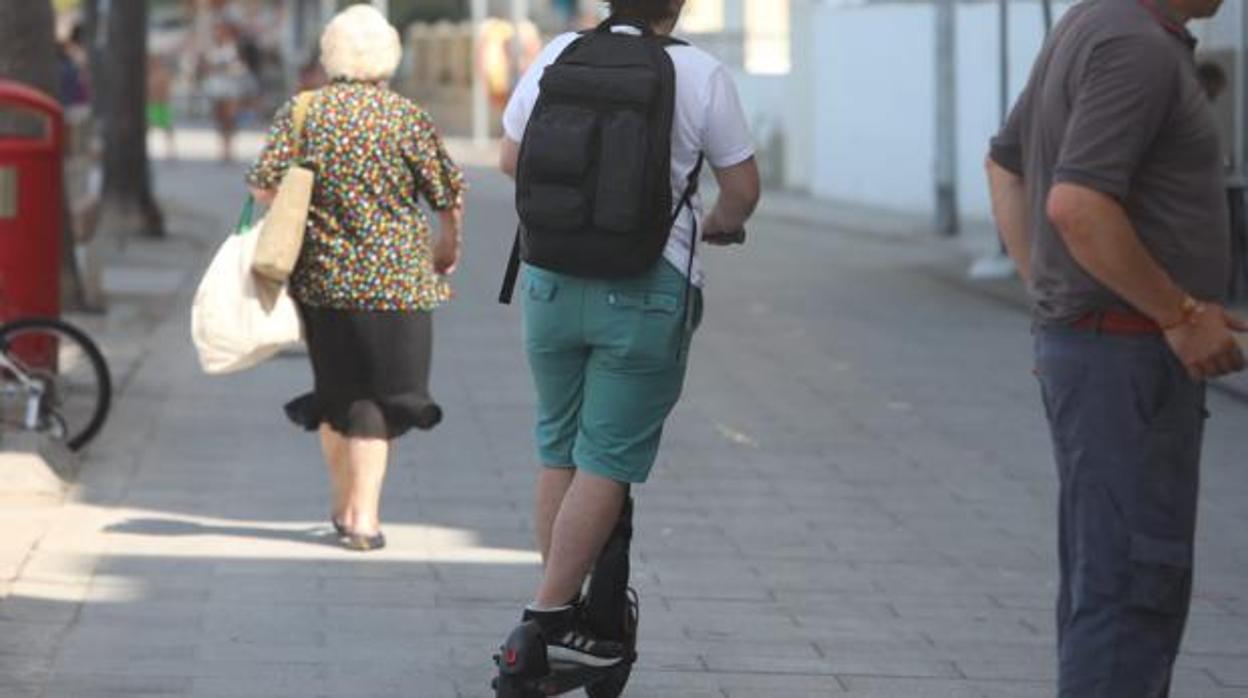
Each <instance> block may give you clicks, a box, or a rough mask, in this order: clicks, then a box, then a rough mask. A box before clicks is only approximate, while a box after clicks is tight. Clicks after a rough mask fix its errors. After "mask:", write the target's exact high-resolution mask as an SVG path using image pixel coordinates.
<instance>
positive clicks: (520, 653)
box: [494, 497, 638, 698]
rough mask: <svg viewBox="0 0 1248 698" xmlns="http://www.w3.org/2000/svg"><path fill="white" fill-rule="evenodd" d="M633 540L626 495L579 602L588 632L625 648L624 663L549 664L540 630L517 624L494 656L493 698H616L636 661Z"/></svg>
mask: <svg viewBox="0 0 1248 698" xmlns="http://www.w3.org/2000/svg"><path fill="white" fill-rule="evenodd" d="M632 538H633V500H632V497H629V498H628V499H626V500H625V502H624V510H623V511H622V512H621V513H620V520H619V522H618V523H616V525H615V530H614V531H612V532H611V537H610V538H609V539H608V540H607V544H606V545H605V546H603V549H602V553H601V554H599V556H598V560H597V562H595V563H594V570H593V572H592V574H591V575H590V579H589V585H588V590H587V591H586V593H585V596H584V598H583V599H582V600H581V601H580V603H579V606H580V609H581V612H582V613H583V619H584V621H583V622H585V623H586V624H587V625H588V630H589V631H590V632H591V633H593V634H594V635H595V636H596V637H599V638H602V639H604V640H610V641H613V642H620V643H622V644H623V645H624V646H625V648H626V654H625V657H624V661H623V662H621V663H620V664H617V665H615V666H612V667H607V668H605V669H594V668H584V667H582V668H577V669H570V668H566V667H560V666H558V665H552V664H551V663H550V661H548V658H547V656H546V639H545V638H544V637H543V636H542V631H541V628H539V627H538V625H537V623H536V622H534V621H528V622H526V623H521V624H520V626H519V627H517V628H516V629H515V630H513V631H512V633H511V635H510V636H509V637H508V638H507V642H505V643H504V644H503V646H502V649H501V651H500V653H499V654H498V655H496V656H495V657H494V661H495V664H496V665H497V666H498V676H497V677H496V678H495V679H494V695H495V696H496V698H545V696H558V695H562V694H564V693H569V692H571V691H575V690H576V689H578V688H584V689H585V693H586V694H587V695H588V696H589V698H618V696H619V695H620V694H621V693H623V692H624V687H625V686H626V685H627V684H628V679H629V676H630V675H631V674H632V671H633V664H634V663H635V662H636V661H637V620H638V612H637V594H636V592H635V591H633V590H632V589H631V588H629V586H628V577H629V548H630V545H631V542H632Z"/></svg>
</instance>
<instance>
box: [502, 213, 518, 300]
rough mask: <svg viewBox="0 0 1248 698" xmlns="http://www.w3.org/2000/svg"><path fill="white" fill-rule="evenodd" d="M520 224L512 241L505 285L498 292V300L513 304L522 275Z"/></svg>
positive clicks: (504, 279) (504, 276) (504, 278)
mask: <svg viewBox="0 0 1248 698" xmlns="http://www.w3.org/2000/svg"><path fill="white" fill-rule="evenodd" d="M520 234H521V228H520V226H516V240H515V242H513V243H511V258H510V259H508V260H507V271H506V272H505V273H504V274H503V287H502V289H500V290H499V292H498V302H499V303H502V304H503V305H511V297H512V295H513V294H514V293H515V290H516V279H517V278H518V277H519V276H520Z"/></svg>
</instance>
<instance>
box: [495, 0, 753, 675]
mask: <svg viewBox="0 0 1248 698" xmlns="http://www.w3.org/2000/svg"><path fill="white" fill-rule="evenodd" d="M610 6H611V11H612V16H611V18H610V19H608V20H607V21H606V22H604V23H603V24H602V25H601V26H599V28H598V29H597V30H595V32H593V33H591V34H585V35H582V34H576V33H568V34H564V35H562V36H560V37H558V38H556V39H555V40H554V41H552V42H551V43H550V44H549V45H548V46H547V47H546V49H545V50H544V51H543V52H542V53H541V55H540V56H539V57H538V59H537V61H536V62H535V63H534V65H533V67H532V68H531V69H530V70H529V71H528V72H527V73H526V74H525V75H524V77H523V78H522V79H521V81H520V84H519V85H518V86H517V88H516V91H515V94H513V95H512V97H511V101H510V103H509V104H508V106H507V109H506V112H505V115H504V118H503V124H504V130H505V133H506V135H505V137H504V139H503V148H502V152H503V154H502V169H503V171H504V172H506V173H508V174H509V175H512V176H516V175H517V173H518V174H519V179H518V182H517V188H518V195H517V200H518V201H519V202H520V204H519V208H520V212H521V216H522V219H524V220H525V221H526V233H525V236H524V243H525V244H524V245H522V248H523V249H525V250H526V255H525V261H526V262H527V263H526V264H525V266H524V268H523V272H522V277H521V278H522V282H521V287H522V288H523V289H525V291H524V293H523V294H522V301H523V314H524V329H525V350H526V353H527V354H528V359H529V364H530V367H531V369H532V373H533V378H534V381H535V383H536V386H537V403H538V408H537V412H538V416H537V428H536V436H537V442H538V443H537V451H538V457H539V459H540V461H541V463H542V465H543V466H544V468H543V470H542V472H541V474H540V475H539V478H538V486H537V497H536V500H537V503H536V512H535V529H536V531H537V537H538V546H539V548H540V551H541V554H542V560H543V561H544V563H545V568H544V574H543V578H542V581H541V584H540V586H539V587H538V589H537V590H536V594H535V596H534V597H533V602H532V604H531V605H530V606H529V607H528V609H527V610H526V612H525V617H526V618H527V619H532V620H534V621H536V622H537V623H538V624H539V625H541V626H542V628H543V631H544V635H545V638H546V641H547V643H548V644H549V645H550V646H549V648H548V652H549V653H550V656H551V658H552V661H557V662H560V663H563V662H566V663H570V664H571V665H574V666H581V667H597V668H601V667H604V666H612V665H614V664H618V663H619V662H621V661H625V660H626V658H627V657H626V655H628V654H629V652H628V650H627V649H626V648H624V647H621V645H620V644H619V643H618V642H612V641H604V638H603V637H599V636H597V635H596V634H595V631H594V630H593V629H591V628H590V627H588V626H587V625H586V623H585V622H584V616H583V614H582V613H581V609H579V608H578V599H579V598H580V593H581V589H582V585H583V583H584V581H585V578H586V575H587V574H588V572H589V570H590V567H591V566H592V565H593V564H594V561H595V559H596V558H597V556H598V555H599V553H600V551H601V550H602V549H603V546H604V544H605V543H606V542H607V540H608V537H609V536H610V535H611V533H612V530H613V529H614V528H615V527H616V525H617V522H618V521H619V520H620V518H621V512H622V511H626V508H625V502H626V500H627V498H628V493H629V491H630V486H631V485H633V484H641V483H644V482H645V481H646V480H647V479H648V478H649V475H650V470H651V468H652V466H653V465H654V461H655V458H656V456H657V453H658V449H659V442H660V437H661V434H662V431H663V425H664V422H665V421H666V419H667V417H668V415H669V414H670V412H671V410H672V409H673V408H674V407H675V406H676V403H677V401H678V400H679V398H680V395H681V392H682V390H683V386H684V379H685V370H686V366H687V360H688V356H689V346H690V343H691V342H692V339H693V332H694V330H695V328H696V326H697V324H698V322H699V320H700V317H701V307H702V291H701V288H702V286H703V281H704V278H703V273H702V268H701V265H700V263H699V261H698V258H697V257H696V256H695V254H694V252H695V249H696V240H695V237H696V236H697V231H698V230H701V231H702V238H701V239H702V240H704V241H706V242H710V243H713V244H726V243H727V242H729V241H730V240H732V239H734V237H735V235H734V233H735V231H738V230H740V229H741V227H742V226H743V225H744V223H745V221H746V219H748V218H749V216H750V215H751V214H752V212H753V211H754V208H755V206H756V205H757V202H758V198H759V175H758V167H757V164H756V162H755V159H754V146H753V143H752V139H751V135H750V129H749V127H748V123H747V121H746V117H745V114H744V112H743V109H742V106H741V103H740V100H739V98H738V96H737V91H736V88H735V86H734V85H733V82H732V79H731V77H730V75H729V72H728V70H727V69H726V68H725V67H724V66H722V65H721V64H720V63H719V62H718V61H717V60H715V59H714V58H712V57H711V56H710V55H709V54H707V53H705V52H703V51H701V50H699V49H697V48H694V47H692V46H689V45H688V44H686V43H684V42H675V41H671V40H669V39H667V38H666V37H670V35H671V33H672V31H673V30H674V28H675V26H676V23H677V20H678V18H679V16H680V12H681V10H682V9H683V7H684V1H683V0H612V2H611V3H610ZM643 34H651V35H652V38H649V39H643V38H642V35H643ZM615 35H623V36H630V37H635V40H636V41H637V42H641V41H643V40H645V41H653V42H654V43H653V44H651V45H654V46H663V47H666V56H665V57H663V56H662V54H661V53H660V56H661V57H660V58H659V59H656V60H657V61H659V63H658V64H657V65H658V66H659V67H657V69H656V72H657V73H658V74H663V73H665V72H666V71H665V68H664V67H662V66H663V65H664V63H666V62H667V58H670V64H671V65H672V66H673V68H674V84H671V83H666V85H667V86H661V85H664V83H663V82H662V80H661V79H660V80H659V81H657V82H655V81H652V82H649V83H648V84H650V85H651V87H652V88H653V89H652V90H647V89H645V88H644V87H642V85H644V84H647V83H646V80H648V79H652V78H653V76H654V75H655V73H650V72H646V73H644V74H641V73H636V72H633V71H623V70H621V69H619V68H617V67H586V66H582V65H580V64H578V65H577V66H567V65H564V64H563V63H562V61H561V60H560V61H559V63H558V64H556V60H557V59H559V58H560V56H561V55H566V54H564V52H565V50H568V51H569V52H571V51H574V50H576V47H575V46H573V42H577V41H578V40H579V39H580V38H581V37H592V38H593V39H594V40H595V42H594V43H592V44H584V45H586V46H591V45H592V46H594V48H593V49H590V48H587V49H585V51H584V53H583V54H578V56H580V57H583V58H584V59H585V60H586V61H590V62H592V59H593V58H594V57H595V56H602V55H604V53H605V52H608V51H610V50H611V48H612V47H611V46H610V45H609V44H610V43H611V41H615V40H614V39H608V40H605V41H604V40H603V37H610V36H615ZM587 41H588V40H587ZM579 45H581V44H578V46H579ZM570 46H573V48H571V49H570V48H569V47H570ZM631 46H632V45H630V47H631ZM637 46H640V47H641V48H648V47H645V46H644V45H641V44H637ZM616 48H617V50H624V48H625V47H624V46H623V45H620V44H617V45H616ZM631 50H634V51H636V50H638V49H635V48H633V49H631ZM569 60H571V59H569ZM552 64H553V65H552ZM556 68H558V69H561V70H562V71H563V72H560V73H559V75H560V76H561V77H562V79H563V80H564V81H563V82H558V90H555V84H556V83H555V82H552V81H553V80H555V78H554V77H552V76H554V75H555V72H552V71H555V70H556ZM622 74H623V77H622ZM543 75H545V77H543ZM548 89H550V90H552V91H553V93H554V96H552V97H551V99H554V100H556V101H554V102H551V103H550V105H551V106H549V107H544V106H539V105H543V104H545V101H544V100H546V99H547V94H546V93H547V90H548ZM596 90H597V91H599V92H600V93H601V94H606V93H608V92H609V93H610V94H611V95H612V96H613V99H612V100H602V101H595V100H594V98H593V95H594V93H595V91H596ZM672 90H674V96H673V93H672ZM569 94H572V95H575V96H572V97H570V96H569ZM650 95H666V97H662V96H656V97H653V99H656V100H658V99H671V100H673V111H672V112H667V111H666V107H664V106H662V105H663V103H659V104H658V105H657V106H651V107H646V106H644V103H647V102H646V101H647V100H649V99H651V97H650ZM581 96H585V100H586V101H585V102H584V103H588V104H594V105H597V108H598V109H602V110H605V111H604V112H602V113H597V112H594V111H589V110H586V109H585V107H584V106H583V103H582V102H579V101H576V100H578V99H581ZM567 100H572V102H568V101H567ZM630 100H632V101H630ZM635 100H641V102H637V101H635ZM621 105H624V106H621ZM639 105H640V106H639ZM543 109H544V111H539V112H538V113H536V114H535V110H543ZM651 110H653V111H651ZM651 113H653V114H665V113H670V114H672V116H671V120H670V121H668V122H666V123H664V119H663V118H662V117H660V118H658V119H657V120H655V121H654V122H653V123H646V121H647V119H649V118H650V117H647V116H639V114H651ZM531 118H532V120H531ZM539 122H540V127H539V125H538V124H539ZM652 127H653V128H660V129H661V128H664V127H666V129H669V130H670V133H664V132H663V131H662V130H660V131H658V132H648V131H646V130H645V129H648V128H652ZM539 128H540V130H534V129H539ZM530 133H532V134H536V135H534V137H533V138H532V139H527V136H528V135H530ZM647 133H649V136H648V137H647ZM669 139H670V149H668V148H667V147H666V144H667V143H668V141H669ZM521 142H524V143H525V149H526V150H525V156H524V157H525V160H524V162H523V163H522V162H520V158H521V155H520V144H521ZM655 144H659V146H660V147H659V148H658V149H655V148H654V145H655ZM703 157H705V160H706V161H707V162H709V163H710V165H711V166H712V168H713V170H714V174H715V178H716V180H717V181H718V182H719V185H720V194H719V199H718V201H717V202H716V203H715V206H714V207H713V208H712V209H711V211H710V212H709V214H707V215H706V216H705V217H703V216H702V212H701V200H700V198H699V197H698V196H697V193H696V183H697V181H698V175H699V173H700V171H701V168H702V164H703ZM643 163H644V164H643ZM518 168H519V172H517V170H518ZM569 182H573V183H575V185H574V186H569V185H568V183H569ZM643 182H652V183H653V184H654V188H650V187H647V186H646V185H645V184H643ZM586 191H590V192H594V191H596V192H597V195H596V198H595V199H586V195H585V192H586ZM642 220H644V221H647V223H644V224H643V223H641V222H640V221H642ZM530 223H533V224H534V225H529V224H530ZM699 223H700V224H699ZM601 226H606V228H603V227H601ZM634 226H636V229H634ZM617 229H618V230H617ZM610 230H615V231H616V232H605V231H610ZM625 260H628V263H629V265H631V266H633V267H636V268H635V269H629V270H627V271H625V270H624V269H623V266H622V265H624V264H625ZM616 264H619V265H621V266H620V267H616V266H615V265H616Z"/></svg>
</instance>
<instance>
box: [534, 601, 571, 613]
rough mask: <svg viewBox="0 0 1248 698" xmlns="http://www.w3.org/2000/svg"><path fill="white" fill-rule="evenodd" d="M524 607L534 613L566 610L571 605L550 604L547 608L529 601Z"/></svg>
mask: <svg viewBox="0 0 1248 698" xmlns="http://www.w3.org/2000/svg"><path fill="white" fill-rule="evenodd" d="M526 608H528V610H530V611H532V612H534V613H560V612H562V611H567V610H569V609H571V608H572V607H571V606H570V605H568V604H564V605H562V606H551V607H549V608H545V607H542V606H538V605H537V604H535V603H531V604H529V605H528V606H526Z"/></svg>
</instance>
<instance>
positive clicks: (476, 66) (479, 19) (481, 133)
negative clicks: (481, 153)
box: [472, 0, 490, 147]
mask: <svg viewBox="0 0 1248 698" xmlns="http://www.w3.org/2000/svg"><path fill="white" fill-rule="evenodd" d="M486 2H487V0H472V64H473V65H472V141H473V143H474V144H475V145H477V146H479V147H482V146H485V145H486V142H487V141H488V140H489V138H490V97H489V95H488V94H486V87H485V76H483V75H482V74H481V68H482V66H481V38H482V35H481V31H482V29H484V27H485V13H486Z"/></svg>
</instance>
